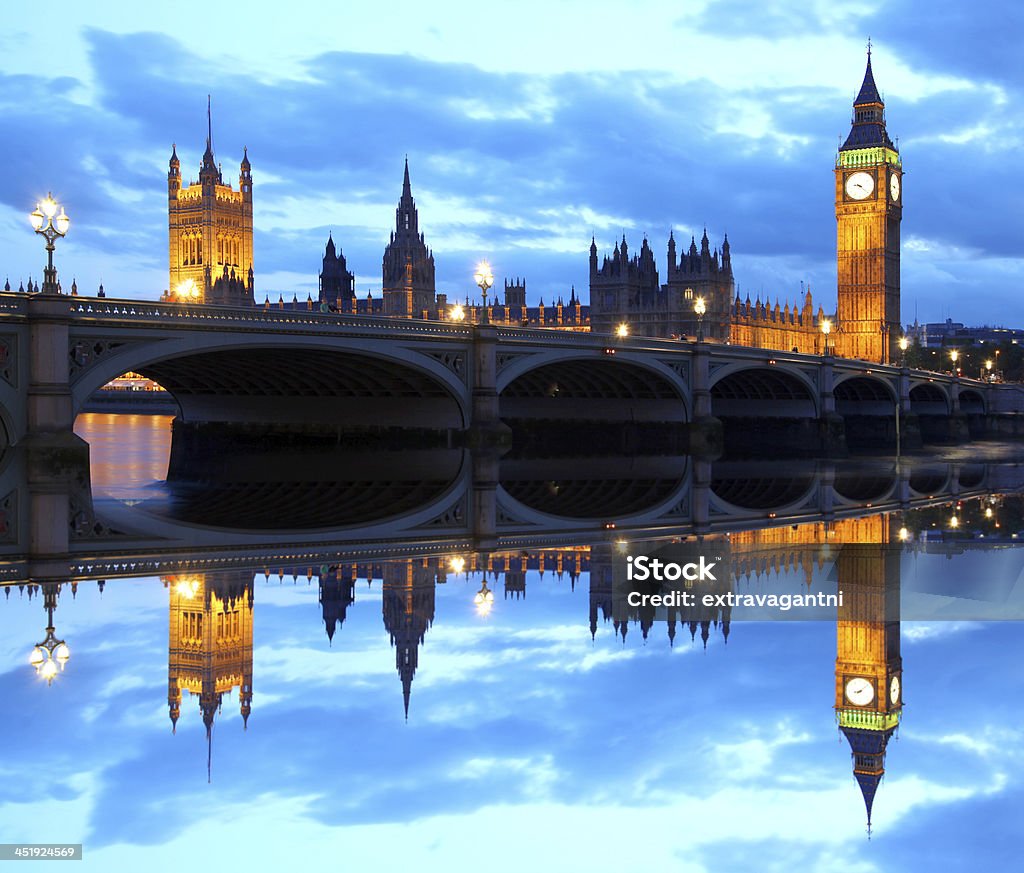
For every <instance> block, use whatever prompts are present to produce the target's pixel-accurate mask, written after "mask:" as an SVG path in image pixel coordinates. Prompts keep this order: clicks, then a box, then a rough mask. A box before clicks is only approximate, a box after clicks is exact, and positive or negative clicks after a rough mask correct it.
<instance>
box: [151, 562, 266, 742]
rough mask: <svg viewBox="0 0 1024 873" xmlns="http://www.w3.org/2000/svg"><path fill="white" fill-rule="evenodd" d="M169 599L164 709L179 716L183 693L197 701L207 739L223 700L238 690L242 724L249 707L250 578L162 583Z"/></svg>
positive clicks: (175, 717) (200, 577) (236, 575)
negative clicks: (185, 692)
mask: <svg viewBox="0 0 1024 873" xmlns="http://www.w3.org/2000/svg"><path fill="white" fill-rule="evenodd" d="M164 584H165V585H166V586H167V588H168V589H169V594H170V616H169V621H168V638H169V640H168V651H167V705H168V708H169V710H170V716H171V724H172V725H173V726H174V728H175V729H176V728H177V724H178V719H179V718H180V717H181V703H182V692H183V691H187V692H189V694H190V695H191V696H193V697H197V698H198V703H199V710H200V712H201V713H202V719H203V724H204V725H205V726H206V736H207V739H209V738H210V736H211V734H212V731H213V721H214V718H215V717H216V715H217V713H219V712H220V710H221V706H222V705H223V701H224V696H225V695H226V694H227V695H230V694H231V692H232V691H234V689H236V688H237V689H238V705H239V712H240V713H241V716H242V722H243V725H245V724H247V723H248V720H249V713H250V711H251V707H252V609H253V585H252V573H251V572H248V571H236V572H232V573H218V574H216V575H213V576H210V577H207V576H206V575H205V574H197V575H192V576H169V577H167V578H166V579H165V580H164Z"/></svg>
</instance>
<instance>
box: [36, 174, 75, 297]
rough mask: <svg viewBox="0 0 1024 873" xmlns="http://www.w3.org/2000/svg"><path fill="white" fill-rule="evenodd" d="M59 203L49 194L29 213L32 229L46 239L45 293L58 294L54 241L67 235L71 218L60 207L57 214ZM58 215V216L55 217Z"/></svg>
mask: <svg viewBox="0 0 1024 873" xmlns="http://www.w3.org/2000/svg"><path fill="white" fill-rule="evenodd" d="M57 207H58V203H57V201H56V200H54V199H53V194H47V195H46V199H45V200H41V201H40V202H39V203H37V204H36V208H35V211H34V212H31V213H29V216H28V220H29V221H30V222H32V229H33V230H34V231H35V232H36V233H38V234H39V235H40V236H42V237H44V238H45V239H46V268H45V269H44V270H43V293H44V294H57V293H58V292H57V271H56V270H55V269H54V267H53V252H54V248H55V246H54V244H53V243H54V241H55V240H56V239H57V238H58V237H62V236H66V235H67V232H68V227H70V225H71V219H70V218H68V216H67V213H65V212H64V207H63V206H61V207H60V215H57ZM54 216H56V218H54ZM44 222H45V226H44Z"/></svg>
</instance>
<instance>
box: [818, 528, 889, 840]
mask: <svg viewBox="0 0 1024 873" xmlns="http://www.w3.org/2000/svg"><path fill="white" fill-rule="evenodd" d="M857 521H858V524H859V525H864V524H872V525H874V526H876V528H877V529H875V530H871V531H866V530H858V531H856V532H853V531H851V532H850V534H851V535H850V536H848V537H844V538H843V539H844V541H845V543H846V544H845V545H843V547H842V551H841V552H840V554H839V556H838V557H837V559H836V571H837V578H838V583H839V588H840V589H841V590H842V591H843V605H842V606H841V607H840V608H839V615H838V621H837V623H836V688H835V710H836V717H837V719H838V722H839V729H840V730H841V731H842V732H843V734H844V735H845V736H846V739H847V740H848V741H849V743H850V749H851V751H852V757H853V775H854V778H855V779H856V780H857V783H858V784H859V785H860V790H861V793H862V794H863V796H864V805H865V808H866V810H867V818H868V828H869V830H870V827H871V807H872V804H873V803H874V799H875V792H876V791H877V790H878V785H879V783H880V782H881V781H882V776H883V775H884V773H885V749H886V746H887V744H888V742H889V739H890V737H892V735H893V733H894V732H895V730H896V728H897V726H898V725H899V722H900V715H901V712H902V708H903V691H902V686H901V682H902V669H903V661H902V659H901V657H900V621H899V618H900V614H899V601H900V551H899V549H898V548H893V547H890V545H889V542H890V536H889V527H890V522H889V519H887V518H885V517H881V516H876V517H875V518H871V519H858V520H857ZM854 533H855V534H856V535H852V534H854ZM851 543H852V544H851Z"/></svg>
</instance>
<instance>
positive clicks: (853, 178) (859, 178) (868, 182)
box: [846, 170, 875, 200]
mask: <svg viewBox="0 0 1024 873" xmlns="http://www.w3.org/2000/svg"><path fill="white" fill-rule="evenodd" d="M874 190H875V177H874V176H872V175H871V174H870V173H865V172H864V171H863V170H862V171H861V172H859V173H851V174H850V175H849V176H847V177H846V196H847V197H849V198H851V199H852V200H866V199H867V198H868V197H870V196H871V192H872V191H874Z"/></svg>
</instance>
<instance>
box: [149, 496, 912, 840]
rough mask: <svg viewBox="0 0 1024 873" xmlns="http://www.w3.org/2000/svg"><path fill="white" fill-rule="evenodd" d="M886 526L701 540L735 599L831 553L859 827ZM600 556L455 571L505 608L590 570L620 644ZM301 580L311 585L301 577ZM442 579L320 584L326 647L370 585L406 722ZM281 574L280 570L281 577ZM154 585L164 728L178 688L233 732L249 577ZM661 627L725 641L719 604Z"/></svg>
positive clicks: (344, 569) (871, 784) (809, 528)
mask: <svg viewBox="0 0 1024 873" xmlns="http://www.w3.org/2000/svg"><path fill="white" fill-rule="evenodd" d="M890 525H891V521H890V519H889V518H887V517H882V516H876V517H868V518H855V519H842V520H837V521H835V522H828V523H826V522H817V523H809V524H802V525H799V526H794V527H777V528H770V529H764V530H757V531H746V532H737V533H732V534H730V535H728V536H727V537H724V538H716V537H708V538H707V540H706V542H707V543H708V544H709V545H710V544H711V543H714V542H715V541H716V539H717V540H718V542H719V543H720V545H719V546H716V548H722V547H723V546H724V548H725V553H726V554H727V555H728V558H727V561H728V562H729V566H730V572H729V573H728V574H727V575H723V576H722V577H721V582H719V583H718V588H719V589H720V590H717V589H716V591H717V593H724V592H725V591H729V590H732V591H737V590H739V589H740V588H741V586H745V585H748V584H750V583H751V581H752V580H753V581H754V582H755V583H756V584H761V583H765V584H771V583H772V577H778V575H779V574H781V573H797V574H798V577H799V578H802V579H803V580H804V581H805V582H806V584H807V585H808V587H809V586H810V585H811V582H812V576H813V575H814V573H815V572H818V573H821V572H822V570H823V568H824V567H825V558H824V557H823V555H827V554H829V548H830V547H831V546H832V545H835V546H836V551H835V553H834V555H833V557H834V560H835V571H836V578H837V583H838V585H839V588H841V589H842V590H843V591H844V592H845V598H844V603H843V606H842V607H841V608H840V612H839V615H838V621H837V626H836V641H837V645H836V648H837V652H836V662H835V699H834V707H835V712H836V718H837V721H838V725H839V729H840V730H841V731H842V733H843V734H844V736H845V737H846V739H847V740H848V742H849V744H850V748H851V752H852V758H853V773H854V777H855V779H856V781H857V783H858V785H859V787H860V790H861V792H862V794H863V798H864V803H865V808H866V811H867V817H868V824H869V826H870V823H871V810H872V805H873V803H874V799H875V794H876V791H877V789H878V785H879V783H880V781H881V779H882V776H883V775H884V772H885V752H886V748H887V745H888V742H889V739H890V738H891V737H892V735H893V733H894V732H895V730H896V728H897V727H898V725H899V720H900V715H901V710H902V705H903V691H902V685H901V682H902V662H901V659H900V625H899V579H900V554H899V551H898V550H894V549H888V548H885V546H886V545H887V544H888V543H889V541H890V536H889V532H890ZM851 544H852V545H851ZM879 544H882V545H879ZM612 548H614V547H613V546H594V547H576V548H571V549H562V550H547V551H542V552H519V553H497V554H492V555H487V556H483V555H472V556H470V557H469V559H468V560H467V561H466V562H465V564H464V570H465V572H466V573H471V574H476V573H479V574H481V575H482V576H484V577H486V576H490V575H494V576H498V575H501V576H503V577H504V585H505V598H506V600H508V599H510V598H511V599H512V600H513V601H515V600H519V599H521V598H522V597H525V596H526V594H527V592H526V573H527V572H539V573H540V574H541V575H542V578H543V575H544V574H546V573H551V574H553V575H554V576H555V577H556V578H564V579H565V580H566V581H567V582H569V583H570V584H571V585H572V586H573V587H575V582H576V580H577V578H578V577H579V576H580V575H582V574H584V573H588V574H589V577H590V592H589V621H590V631H591V635H592V636H596V634H597V630H598V627H599V625H600V623H601V620H602V618H603V621H604V622H609V621H611V622H612V624H613V633H614V634H615V636H616V637H617V638H621V639H622V641H623V643H625V640H626V635H627V624H628V623H629V622H626V621H616V620H615V619H614V618H613V612H612V573H611V555H612ZM304 572H305V573H306V574H307V575H310V576H312V575H313V573H312V571H311V570H307V571H304ZM449 572H450V568H449V565H448V563H447V559H445V558H441V557H432V558H414V559H408V560H396V561H383V562H379V563H373V564H342V565H337V566H332V567H331V568H329V569H327V570H326V571H324V572H321V573H320V576H319V588H320V598H319V601H320V607H321V611H322V616H323V621H324V629H325V632H326V635H327V637H328V640H329V641H332V642H333V640H334V637H335V635H336V633H337V632H338V631H339V630H340V629H341V628H342V625H343V624H344V621H345V619H346V617H347V615H348V610H349V607H350V606H352V604H353V603H354V602H355V586H356V581H357V580H359V579H366V580H370V581H372V580H379V581H380V583H381V588H382V595H383V596H382V617H383V623H384V627H385V629H386V630H387V632H388V635H389V638H390V641H391V645H392V647H393V648H394V652H395V669H396V672H397V673H398V677H399V680H400V682H401V687H402V698H403V707H404V710H405V715H406V718H408V714H409V702H410V697H411V692H412V683H413V679H414V677H415V674H416V671H417V669H418V667H419V650H420V646H421V645H423V643H424V641H425V638H426V634H427V632H428V630H429V629H430V627H431V625H432V624H433V621H434V616H435V608H436V603H435V592H436V586H437V584H438V583H440V582H444V581H445V580H446V579H447V576H448V574H449ZM460 572H462V569H461V568H460ZM290 573H291V571H288V570H281V571H280V574H281V575H287V574H290ZM164 582H165V585H166V586H167V588H168V589H169V599H170V611H169V646H168V694H167V701H168V707H169V711H170V717H171V722H172V725H174V726H176V725H177V723H178V720H179V718H180V717H181V706H182V701H183V697H184V692H188V694H189V695H190V696H192V697H195V698H198V701H197V702H198V708H199V710H200V712H201V716H202V721H203V724H204V726H205V728H206V735H207V739H208V741H209V740H210V738H211V736H212V729H213V724H214V720H215V718H216V716H217V714H218V713H219V712H220V711H221V708H222V706H223V702H224V697H225V696H226V695H230V694H231V693H232V692H233V691H234V690H235V689H238V698H239V710H240V713H241V715H242V719H243V724H244V723H247V721H248V717H249V714H250V711H251V706H252V688H253V574H252V573H251V572H247V571H236V572H232V573H225V574H217V575H216V576H209V577H206V576H204V575H203V574H198V575H188V576H185V575H180V576H171V577H167V578H166V579H165V580H164ZM667 619H668V621H667V623H666V625H667V634H668V639H669V643H670V644H673V643H674V642H675V639H676V635H677V626H680V625H681V627H682V628H683V630H684V632H685V630H689V632H690V638H691V641H694V642H695V641H696V638H697V636H698V635H699V636H700V638H701V640H702V642H703V645H704V646H705V647H707V644H708V641H709V638H710V637H711V636H712V634H720V635H721V637H722V639H723V640H724V641H725V642H727V641H728V637H729V632H730V625H731V615H730V611H729V609H728V607H723V608H720V609H719V608H715V609H710V608H707V607H704V606H698V607H696V608H694V609H692V610H684V609H678V610H670V614H668V616H667ZM629 620H630V622H632V623H635V624H637V625H638V626H639V628H640V631H641V634H642V636H643V639H644V640H645V641H646V640H647V639H648V636H649V633H650V631H651V628H652V627H653V625H654V623H655V615H654V612H653V610H652V611H650V612H645V611H643V610H641V609H637V610H635V611H634V612H633V613H631V615H630V619H629Z"/></svg>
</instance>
